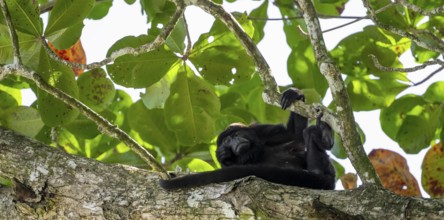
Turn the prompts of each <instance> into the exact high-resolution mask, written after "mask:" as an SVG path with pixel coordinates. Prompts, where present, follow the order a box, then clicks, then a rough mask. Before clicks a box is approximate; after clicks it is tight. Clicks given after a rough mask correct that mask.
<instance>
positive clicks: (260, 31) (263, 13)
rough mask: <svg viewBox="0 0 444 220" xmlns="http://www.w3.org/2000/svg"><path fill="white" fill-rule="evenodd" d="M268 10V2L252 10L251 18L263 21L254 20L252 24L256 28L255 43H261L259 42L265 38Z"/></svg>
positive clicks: (266, 0)
mask: <svg viewBox="0 0 444 220" xmlns="http://www.w3.org/2000/svg"><path fill="white" fill-rule="evenodd" d="M267 10H268V0H265V1H264V2H263V3H262V4H261V5H260V6H259V7H257V8H256V9H254V10H252V11H251V13H250V15H249V17H252V18H261V19H252V22H253V23H252V24H253V27H254V35H253V41H254V42H255V43H259V41H261V40H262V38H264V35H265V33H264V27H265V24H266V23H267V20H266V19H267V18H268V15H267Z"/></svg>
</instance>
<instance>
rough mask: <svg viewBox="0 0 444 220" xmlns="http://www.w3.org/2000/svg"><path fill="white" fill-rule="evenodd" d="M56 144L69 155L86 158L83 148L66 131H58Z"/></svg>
mask: <svg viewBox="0 0 444 220" xmlns="http://www.w3.org/2000/svg"><path fill="white" fill-rule="evenodd" d="M57 144H58V145H59V146H61V147H63V149H64V150H65V151H66V152H67V153H69V154H78V155H82V156H85V157H86V154H85V148H84V146H83V145H79V141H78V140H77V138H76V137H75V136H74V135H73V134H71V133H70V132H69V131H67V130H66V129H58V131H57Z"/></svg>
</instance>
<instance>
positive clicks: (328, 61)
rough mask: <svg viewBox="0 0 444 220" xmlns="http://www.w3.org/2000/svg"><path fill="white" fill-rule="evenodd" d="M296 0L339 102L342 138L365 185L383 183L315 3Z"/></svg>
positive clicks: (322, 68) (337, 106)
mask: <svg viewBox="0 0 444 220" xmlns="http://www.w3.org/2000/svg"><path fill="white" fill-rule="evenodd" d="M295 2H296V4H298V5H299V8H300V9H301V11H302V12H303V13H304V14H303V15H304V20H305V23H306V24H307V30H308V33H309V37H310V41H311V44H312V45H313V49H314V52H315V56H316V61H317V63H318V66H319V69H320V71H321V73H322V74H323V75H324V76H325V78H326V79H327V81H328V84H329V87H330V90H331V93H332V95H333V100H334V102H335V104H336V111H337V117H338V123H339V127H340V128H341V129H340V130H339V135H340V136H341V138H342V141H343V144H344V147H345V149H346V152H347V155H348V158H349V159H350V162H351V163H352V164H353V166H354V167H355V169H356V171H357V172H358V174H359V177H360V178H361V180H362V182H363V183H364V184H365V185H374V186H377V187H382V185H381V182H380V180H379V178H378V175H377V174H376V172H375V169H374V168H373V166H372V164H371V163H370V161H369V159H368V157H367V154H366V153H365V151H364V148H363V146H362V143H361V140H360V138H359V133H358V132H357V128H356V122H355V119H354V116H353V110H352V108H351V103H350V98H349V97H348V93H347V90H346V87H345V84H344V81H343V80H342V77H341V73H340V71H339V68H338V66H337V65H336V64H335V63H334V61H333V60H332V58H331V57H330V56H329V53H328V51H327V48H326V46H325V42H324V37H323V35H322V32H321V27H320V24H319V20H318V18H317V17H316V11H315V9H314V5H313V3H312V2H311V1H306V0H295Z"/></svg>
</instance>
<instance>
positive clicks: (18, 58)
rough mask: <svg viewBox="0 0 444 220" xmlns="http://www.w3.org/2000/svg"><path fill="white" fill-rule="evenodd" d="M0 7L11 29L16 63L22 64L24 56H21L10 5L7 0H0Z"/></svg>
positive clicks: (10, 33)
mask: <svg viewBox="0 0 444 220" xmlns="http://www.w3.org/2000/svg"><path fill="white" fill-rule="evenodd" d="M0 7H1V10H2V12H3V15H4V16H5V20H6V25H7V26H8V29H9V35H10V36H11V42H12V50H13V51H14V64H15V65H22V57H21V56H20V45H19V40H18V36H17V33H16V32H15V29H14V25H13V24H12V19H11V14H10V13H9V10H8V6H7V5H6V2H5V0H0Z"/></svg>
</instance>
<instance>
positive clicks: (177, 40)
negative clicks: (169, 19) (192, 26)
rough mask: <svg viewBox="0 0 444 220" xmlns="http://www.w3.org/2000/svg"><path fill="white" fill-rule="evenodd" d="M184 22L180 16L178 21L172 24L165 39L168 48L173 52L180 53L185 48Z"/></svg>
mask: <svg viewBox="0 0 444 220" xmlns="http://www.w3.org/2000/svg"><path fill="white" fill-rule="evenodd" d="M185 37H186V30H185V22H184V20H183V18H180V19H179V21H178V22H177V23H176V26H174V29H173V31H172V32H171V35H170V36H169V37H168V38H167V39H166V41H165V44H166V45H167V46H168V48H170V49H171V50H172V51H173V52H176V53H180V54H182V53H183V51H184V50H185Z"/></svg>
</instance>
